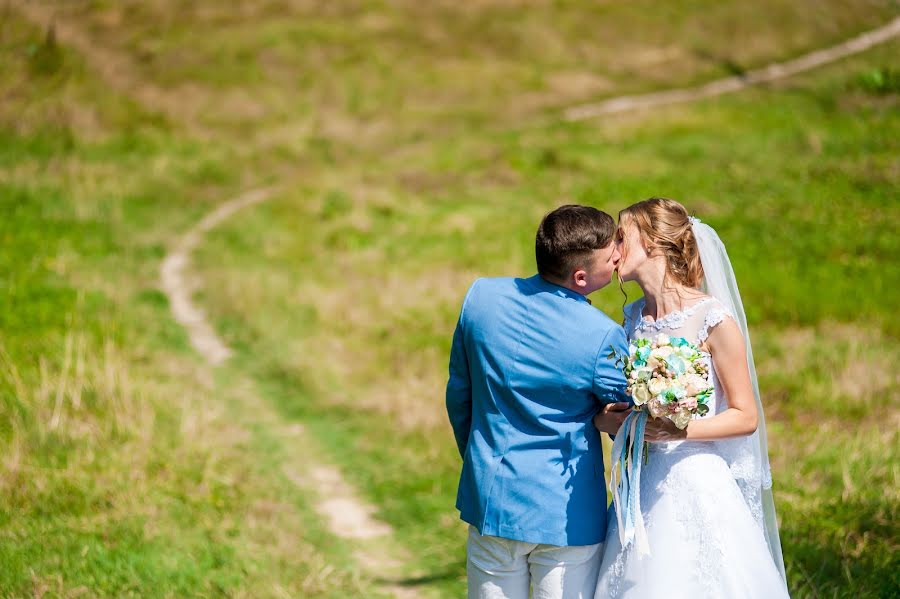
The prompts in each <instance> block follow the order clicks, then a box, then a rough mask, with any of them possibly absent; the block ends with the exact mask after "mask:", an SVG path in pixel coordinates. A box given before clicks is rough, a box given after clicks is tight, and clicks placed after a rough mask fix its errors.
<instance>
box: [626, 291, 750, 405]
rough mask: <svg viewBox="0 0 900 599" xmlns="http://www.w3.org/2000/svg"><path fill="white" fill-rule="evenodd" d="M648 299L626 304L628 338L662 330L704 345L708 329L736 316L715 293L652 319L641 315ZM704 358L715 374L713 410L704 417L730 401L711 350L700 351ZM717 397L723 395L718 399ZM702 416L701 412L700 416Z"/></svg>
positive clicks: (711, 372)
mask: <svg viewBox="0 0 900 599" xmlns="http://www.w3.org/2000/svg"><path fill="white" fill-rule="evenodd" d="M644 306H645V301H644V298H641V299H639V300H637V301H635V302H632V303H630V304H628V305H627V306H625V323H624V327H625V334H626V335H627V336H628V340H629V341H630V340H632V339H651V338H654V337H656V336H657V335H658V334H660V333H665V334H666V335H669V336H670V337H684V338H685V339H687V340H688V341H690V342H691V343H694V344H696V345H698V346H700V348H701V350H703V349H704V345H705V343H706V340H707V339H708V338H709V333H710V331H712V329H713V328H715V326H716V325H718V324H719V323H721V322H722V321H723V320H724V319H726V318H734V317H733V316H732V315H731V313H730V312H729V311H728V309H727V308H726V307H725V306H724V305H722V302H720V301H719V300H717V299H716V298H714V297H709V296H706V297H703V298H702V299H700V300H699V301H696V302H695V303H693V304H691V305H690V306H688V307H686V308H684V309H683V310H676V311H674V312H670V313H669V314H666V315H665V316H664V317H662V318H660V319H659V320H651V319H649V318H645V317H643V316H642V312H643V310H644ZM701 353H702V355H703V358H702V359H703V360H704V361H706V363H707V366H709V369H708V370H709V373H710V374H709V376H711V377H712V378H713V388H714V393H713V396H712V397H711V398H710V400H709V407H710V410H709V412H708V413H707V415H706V416H705V417H707V418H708V417H710V416H713V415H715V414H718V413H719V412H721V411H722V410H724V409H725V408H726V407H727V402H726V401H725V400H724V396H723V394H722V391H721V389H720V387H719V382H718V379H717V377H716V376H715V373H714V369H713V365H712V359H711V356H710V354H709V353H708V352H706V351H701ZM717 398H723V399H722V401H717ZM697 418H700V416H697Z"/></svg>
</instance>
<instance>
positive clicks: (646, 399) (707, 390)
mask: <svg viewBox="0 0 900 599" xmlns="http://www.w3.org/2000/svg"><path fill="white" fill-rule="evenodd" d="M628 354H629V355H627V356H623V355H621V354H617V353H616V351H615V350H613V351H612V353H611V354H610V356H609V357H610V358H616V365H617V366H619V367H620V368H622V371H623V372H624V373H625V377H626V378H627V379H628V388H627V393H628V394H629V395H630V396H631V398H632V400H633V401H634V409H635V410H638V411H640V410H647V411H648V412H649V413H650V415H651V416H653V417H654V418H668V419H669V420H671V421H672V422H673V423H675V426H677V427H678V428H680V429H682V430H683V429H684V428H685V427H687V425H688V423H689V422H690V421H691V419H692V418H693V417H694V415H695V414H696V415H700V416H702V415H704V414H706V413H707V412H709V405H708V402H709V398H710V397H711V396H712V393H713V388H712V384H711V383H710V382H709V378H708V375H709V368H708V366H707V365H706V362H704V361H703V360H702V359H701V354H700V348H699V347H697V346H696V345H694V344H692V343H689V342H688V340H687V339H685V338H684V337H669V336H668V335H666V334H664V333H660V334H659V335H657V337H656V338H655V339H652V340H651V339H635V340H634V341H632V342H631V345H630V346H629V347H628Z"/></svg>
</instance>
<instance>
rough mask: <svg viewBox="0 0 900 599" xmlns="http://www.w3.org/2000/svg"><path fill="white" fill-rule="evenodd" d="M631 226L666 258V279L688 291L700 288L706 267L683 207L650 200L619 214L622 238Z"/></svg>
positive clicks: (651, 249)
mask: <svg viewBox="0 0 900 599" xmlns="http://www.w3.org/2000/svg"><path fill="white" fill-rule="evenodd" d="M631 223H635V224H636V225H637V228H638V231H640V234H641V239H642V240H643V242H644V244H646V246H647V249H648V250H649V251H651V252H652V251H653V250H654V249H658V250H659V251H660V252H662V255H663V256H665V258H666V276H667V277H671V279H672V280H674V281H676V282H678V283H681V284H682V285H685V286H687V287H693V288H695V289H699V288H700V284H701V283H702V282H703V264H702V263H701V262H700V251H699V250H698V249H697V239H696V238H695V237H694V231H693V230H692V229H691V221H690V215H689V214H688V211H687V210H686V209H685V208H684V206H682V205H681V204H679V203H678V202H676V201H675V200H670V199H668V198H650V199H649V200H644V201H643V202H638V203H637V204H632V205H631V206H629V207H628V208H626V209H625V210H622V211H621V212H619V235H620V236H621V235H623V234H624V231H625V228H626V227H627V226H628V225H629V224H631ZM625 251H626V252H627V251H628V248H627V247H626V248H625Z"/></svg>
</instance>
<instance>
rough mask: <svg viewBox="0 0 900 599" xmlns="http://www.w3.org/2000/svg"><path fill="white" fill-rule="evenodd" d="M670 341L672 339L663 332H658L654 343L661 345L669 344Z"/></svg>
mask: <svg viewBox="0 0 900 599" xmlns="http://www.w3.org/2000/svg"><path fill="white" fill-rule="evenodd" d="M670 343H672V340H671V339H670V338H669V336H668V335H666V334H665V333H660V334H659V335H657V337H656V345H659V346H663V345H669V344H670Z"/></svg>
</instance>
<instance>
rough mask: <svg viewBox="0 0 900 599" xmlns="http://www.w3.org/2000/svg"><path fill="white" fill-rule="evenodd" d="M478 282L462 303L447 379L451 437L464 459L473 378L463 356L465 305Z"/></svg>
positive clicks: (466, 360)
mask: <svg viewBox="0 0 900 599" xmlns="http://www.w3.org/2000/svg"><path fill="white" fill-rule="evenodd" d="M477 283H478V281H475V283H473V284H472V287H470V288H469V291H468V292H467V293H466V297H465V299H464V300H463V305H462V308H461V309H460V312H459V320H458V321H457V323H456V330H455V331H454V332H453V343H452V345H451V346H450V378H449V379H448V380H447V393H446V404H447V415H448V416H449V418H450V425H451V426H452V427H453V436H454V437H455V438H456V446H457V448H458V449H459V455H460V456H463V457H465V454H466V445H468V443H469V432H470V429H471V427H472V379H471V374H470V370H469V357H468V355H467V353H466V339H465V337H466V332H465V328H466V320H465V316H466V305H467V304H468V302H469V298H470V297H471V296H472V291H473V290H474V289H475V285H476V284H477Z"/></svg>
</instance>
